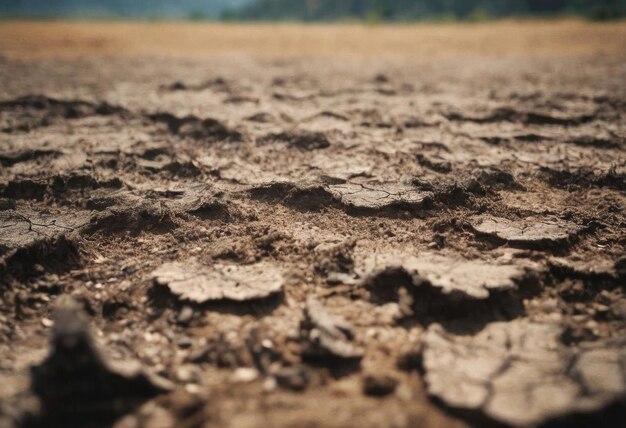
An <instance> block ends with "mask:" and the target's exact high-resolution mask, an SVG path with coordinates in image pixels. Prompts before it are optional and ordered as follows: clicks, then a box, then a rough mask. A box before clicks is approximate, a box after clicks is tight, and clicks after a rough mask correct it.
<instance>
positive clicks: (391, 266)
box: [355, 251, 526, 300]
mask: <svg viewBox="0 0 626 428" xmlns="http://www.w3.org/2000/svg"><path fill="white" fill-rule="evenodd" d="M355 271H356V273H357V274H358V275H359V276H360V277H361V278H363V281H364V282H365V283H366V284H372V283H375V282H376V281H379V280H382V279H384V277H385V276H387V275H391V274H394V273H399V272H403V273H405V274H406V275H408V277H409V278H410V280H411V282H412V285H413V286H415V287H420V286H421V285H424V283H425V282H427V283H428V284H429V286H430V287H433V288H436V289H438V290H440V291H441V293H443V294H444V295H448V296H450V299H452V300H458V299H459V298H470V299H476V300H481V299H487V298H488V297H489V295H490V293H492V292H497V291H509V290H516V289H517V283H518V282H519V281H521V280H523V279H524V277H525V276H526V270H525V269H524V268H522V267H520V266H516V265H510V264H505V265H503V264H491V263H485V262H482V261H475V260H464V259H460V258H453V257H446V256H440V255H437V254H433V253H421V254H420V255H419V256H414V255H411V254H407V253H403V252H400V251H398V252H389V253H381V254H371V255H367V256H365V257H362V258H360V259H359V260H358V262H357V264H356V268H355Z"/></svg>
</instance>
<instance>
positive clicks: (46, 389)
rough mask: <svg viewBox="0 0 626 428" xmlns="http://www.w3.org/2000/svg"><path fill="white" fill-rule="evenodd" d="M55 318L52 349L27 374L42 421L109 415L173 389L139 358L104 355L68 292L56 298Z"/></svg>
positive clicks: (74, 421) (64, 421)
mask: <svg viewBox="0 0 626 428" xmlns="http://www.w3.org/2000/svg"><path fill="white" fill-rule="evenodd" d="M54 320H55V323H54V329H53V335H52V339H51V352H50V355H49V356H48V357H47V358H46V360H44V361H43V362H42V363H41V364H40V365H39V366H36V367H33V368H32V374H31V389H32V392H33V393H34V394H35V395H36V396H37V397H39V399H40V401H41V406H42V409H41V415H39V419H41V421H42V422H43V421H47V423H50V421H54V422H55V424H60V423H62V424H65V426H70V425H74V424H77V425H81V424H82V423H85V421H90V422H93V420H94V418H103V419H106V420H111V421H112V420H114V419H115V418H117V417H119V416H120V415H122V414H124V413H126V412H128V411H131V410H132V409H134V408H136V407H137V406H138V405H139V404H141V403H142V402H143V401H146V400H148V399H150V398H152V397H154V396H156V395H158V394H160V393H163V392H166V391H168V390H170V389H171V385H170V383H169V382H168V381H166V380H164V379H161V378H158V377H156V376H153V375H151V374H149V373H148V372H146V371H144V369H143V368H142V367H141V365H140V364H139V363H136V362H131V361H125V362H116V363H114V362H111V361H108V360H107V358H106V357H105V356H104V355H103V354H102V353H101V352H100V350H99V348H98V346H97V345H96V344H95V342H94V340H93V338H92V334H91V331H90V329H89V325H88V321H87V318H86V316H85V314H84V313H83V311H82V308H81V307H80V305H79V304H77V303H76V302H75V301H74V300H72V299H71V298H69V297H67V296H63V297H61V298H60V299H59V303H58V307H57V309H56V311H55V315H54ZM59 426H63V425H59Z"/></svg>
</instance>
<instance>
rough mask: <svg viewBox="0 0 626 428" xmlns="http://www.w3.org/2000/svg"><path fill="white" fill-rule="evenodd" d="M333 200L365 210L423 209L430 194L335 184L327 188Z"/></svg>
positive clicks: (399, 186)
mask: <svg viewBox="0 0 626 428" xmlns="http://www.w3.org/2000/svg"><path fill="white" fill-rule="evenodd" d="M328 191H329V192H330V193H331V194H332V195H333V197H334V198H335V199H337V200H338V201H340V202H341V203H342V204H343V205H346V206H347V207H351V208H356V209H366V210H381V209H384V208H391V207H398V208H403V207H405V208H423V207H426V206H427V205H428V203H429V202H430V200H431V196H432V194H431V193H430V192H425V191H421V190H418V189H416V188H415V187H412V186H409V185H404V184H395V183H385V184H378V185H374V184H372V185H363V184H353V183H346V184H337V185H331V186H328Z"/></svg>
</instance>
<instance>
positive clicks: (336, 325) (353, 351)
mask: <svg viewBox="0 0 626 428" xmlns="http://www.w3.org/2000/svg"><path fill="white" fill-rule="evenodd" d="M301 335H302V338H303V339H304V345H303V350H302V354H303V356H304V358H305V359H307V360H309V361H311V362H323V361H326V360H349V361H360V360H361V358H362V356H363V351H362V350H361V349H359V348H358V347H357V346H355V345H354V344H353V342H352V341H353V339H354V332H353V329H352V326H351V325H350V324H348V322H347V321H346V320H344V319H343V318H342V317H340V316H337V315H333V314H331V313H329V312H328V311H327V310H326V308H325V307H324V306H323V305H322V304H321V303H320V302H319V301H318V300H316V299H315V298H314V297H309V298H308V299H307V302H306V311H305V319H304V320H303V321H302V325H301Z"/></svg>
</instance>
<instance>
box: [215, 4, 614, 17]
mask: <svg viewBox="0 0 626 428" xmlns="http://www.w3.org/2000/svg"><path fill="white" fill-rule="evenodd" d="M568 14H569V15H579V16H584V17H587V18H590V19H596V20H608V19H619V18H623V17H625V16H626V0H255V1H252V2H251V3H249V4H247V5H244V6H242V7H241V8H238V9H230V10H228V11H226V12H224V13H223V18H225V19H233V20H235V19H243V20H301V21H333V20H346V19H365V20H381V21H413V20H427V19H436V20H457V19H458V20H479V19H489V18H503V17H510V16H558V15H568Z"/></svg>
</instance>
